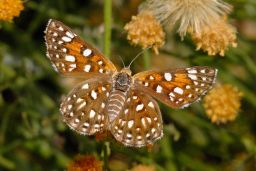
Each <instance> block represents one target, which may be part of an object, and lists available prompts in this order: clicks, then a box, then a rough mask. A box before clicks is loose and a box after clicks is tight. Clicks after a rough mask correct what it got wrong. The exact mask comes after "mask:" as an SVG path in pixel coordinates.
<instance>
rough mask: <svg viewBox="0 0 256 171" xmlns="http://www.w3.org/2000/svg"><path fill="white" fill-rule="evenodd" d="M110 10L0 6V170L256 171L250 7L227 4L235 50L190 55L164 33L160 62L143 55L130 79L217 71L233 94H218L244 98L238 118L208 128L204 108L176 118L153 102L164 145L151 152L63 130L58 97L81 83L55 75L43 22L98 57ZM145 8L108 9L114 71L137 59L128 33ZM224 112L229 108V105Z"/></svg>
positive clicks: (255, 15)
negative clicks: (190, 69) (152, 72)
mask: <svg viewBox="0 0 256 171" xmlns="http://www.w3.org/2000/svg"><path fill="white" fill-rule="evenodd" d="M106 2H107V1H100V0H84V1H82V0H73V1H70V0H55V1H52V0H43V1H40V0H28V1H23V2H22V3H21V4H18V3H20V1H19V0H0V13H2V14H0V18H1V17H2V18H1V20H0V170H19V171H23V170H24V171H41V170H67V169H68V168H69V170H75V169H78V168H76V164H77V163H76V161H82V162H81V163H80V164H81V165H83V164H85V163H87V164H86V166H81V167H84V170H90V169H91V171H94V170H95V171H98V170H101V169H102V167H103V169H102V170H110V171H122V170H135V171H136V170H137V171H142V170H145V171H154V170H159V171H165V170H168V171H178V170H182V171H190V170H191V171H215V170H224V171H253V170H256V158H255V157H256V156H255V154H256V136H255V135H256V1H255V0H232V1H231V0H228V1H226V2H228V3H230V4H231V5H232V6H233V11H232V12H231V13H230V15H229V19H228V20H229V23H231V24H232V25H233V26H234V27H235V28H236V30H237V43H238V46H237V48H232V47H230V48H229V49H228V50H227V51H226V52H225V56H224V57H221V56H218V55H216V56H208V55H207V53H205V52H203V51H196V50H195V49H196V45H195V44H194V43H193V41H192V40H191V38H190V36H186V37H185V38H184V40H183V41H181V38H180V36H179V35H178V34H177V33H176V31H175V30H168V28H166V29H165V34H166V38H165V45H164V46H163V47H162V48H160V49H159V54H158V55H156V54H154V53H153V52H151V51H147V52H145V53H144V55H142V57H140V58H139V59H138V60H136V62H135V63H134V64H133V65H132V70H133V72H134V73H137V72H140V71H143V70H146V69H157V68H161V69H163V68H177V67H184V66H194V65H202V66H204V65H208V66H213V67H215V68H218V70H219V72H218V78H217V84H218V85H220V86H223V85H229V86H232V88H228V89H227V91H229V93H230V94H226V95H225V91H223V93H224V94H221V93H219V94H217V95H219V97H220V96H222V95H223V96H224V97H226V96H227V97H230V98H232V97H233V96H232V93H233V94H241V98H238V100H237V101H236V103H238V104H237V105H238V106H241V107H236V108H234V110H235V111H233V112H231V113H228V114H227V115H229V114H230V115H231V114H233V113H234V117H233V116H232V119H226V120H225V119H224V121H223V120H222V121H223V122H222V121H221V122H214V119H213V118H211V116H210V115H209V114H207V109H208V108H207V103H209V102H208V101H207V100H202V101H200V102H199V103H195V104H193V105H191V106H190V107H188V108H185V109H182V110H181V109H180V110H174V109H171V108H169V107H167V106H165V105H163V104H161V103H159V104H160V107H161V111H162V117H163V121H164V137H163V138H162V139H161V140H159V141H157V143H156V144H154V146H153V147H148V148H139V149H137V148H128V147H125V146H123V145H122V144H119V143H117V142H116V141H115V139H114V138H112V137H111V135H110V134H107V135H98V136H96V137H95V136H90V137H88V136H82V135H79V134H77V133H75V132H74V131H72V130H70V129H69V128H68V126H66V125H65V124H64V123H63V122H62V119H61V115H60V112H59V105H60V101H61V98H62V97H63V95H65V94H67V93H68V91H70V90H71V89H72V88H73V87H74V86H75V85H76V83H78V82H79V81H81V80H75V79H72V78H63V77H61V76H60V75H58V73H56V72H55V71H54V70H53V68H52V66H51V64H50V61H49V59H48V58H47V57H46V46H45V41H44V33H43V32H44V30H45V27H46V24H47V21H48V20H49V19H50V18H54V19H57V20H60V21H62V22H63V23H65V24H66V25H68V26H69V27H70V28H72V29H73V30H74V31H75V32H76V33H77V34H78V35H80V36H81V37H82V38H83V39H84V40H86V41H88V42H90V43H92V44H93V45H94V46H95V47H97V48H98V49H100V50H101V51H103V49H104V32H105V29H104V5H106V4H105V3H106ZM141 3H142V0H129V1H124V0H112V17H111V18H112V26H111V32H112V36H111V49H109V52H108V54H110V56H109V58H110V59H111V60H112V61H113V63H114V64H115V65H116V66H117V67H118V68H120V67H122V63H121V61H120V59H119V57H118V56H121V57H122V59H123V60H124V62H125V64H126V65H128V64H129V62H130V61H131V60H132V59H133V58H134V57H135V56H136V55H137V54H138V53H139V52H140V51H141V48H140V47H134V46H132V45H130V43H129V41H128V40H127V39H126V36H127V33H126V32H125V30H124V26H125V24H126V23H128V22H129V21H130V20H131V17H132V16H133V15H137V12H138V7H139V5H140V4H141ZM8 5H9V6H8ZM4 10H10V11H11V12H12V13H13V15H14V16H15V17H14V18H8V16H9V15H10V16H11V15H12V13H11V12H10V14H7V12H6V11H4ZM3 13H4V15H3ZM1 15H2V16H1ZM5 15H6V16H7V17H5ZM105 15H106V14H105ZM105 17H106V16H105ZM231 89H232V90H234V91H231ZM216 91H218V90H216ZM217 93H218V92H217ZM212 94H214V92H212ZM229 95H230V96H229ZM239 97H240V96H239ZM209 98H210V100H211V97H209ZM212 98H213V97H212ZM215 100H216V99H215ZM217 100H218V99H217ZM231 100H232V99H231ZM218 103H226V101H225V100H224V101H222V102H217V104H218ZM227 103H228V104H227V105H230V106H231V108H232V105H234V104H233V103H232V101H231V102H227ZM232 109H233V108H232ZM212 110H214V109H212ZM223 110H224V109H223ZM77 156H78V157H77ZM75 163H76V164H75ZM78 165H79V164H78ZM77 167H78V166H77ZM93 169H94V170H93ZM82 170H83V169H82Z"/></svg>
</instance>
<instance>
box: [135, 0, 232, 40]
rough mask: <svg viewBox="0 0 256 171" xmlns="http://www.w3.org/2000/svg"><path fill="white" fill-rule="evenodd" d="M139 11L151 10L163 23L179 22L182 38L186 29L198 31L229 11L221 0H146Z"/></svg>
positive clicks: (172, 24) (173, 23)
mask: <svg viewBox="0 0 256 171" xmlns="http://www.w3.org/2000/svg"><path fill="white" fill-rule="evenodd" d="M139 10H140V11H143V10H147V11H151V12H152V13H153V14H154V16H155V17H156V19H157V20H158V21H159V22H161V23H163V24H168V25H169V24H170V25H171V26H174V25H175V24H176V23H178V24H179V27H178V32H179V34H180V36H181V37H182V38H183V37H184V36H185V35H186V32H187V31H188V30H190V31H192V32H195V33H200V31H201V28H202V26H204V25H210V24H211V23H212V22H214V21H216V20H219V18H220V17H222V16H223V15H226V14H227V13H229V12H230V11H231V6H230V5H229V4H227V3H225V2H223V1H222V0H147V1H146V2H145V3H143V4H142V5H141V6H140V9H139Z"/></svg>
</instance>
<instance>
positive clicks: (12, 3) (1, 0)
mask: <svg viewBox="0 0 256 171" xmlns="http://www.w3.org/2000/svg"><path fill="white" fill-rule="evenodd" d="M23 9H24V6H23V4H22V1H21V0H0V21H1V20H2V21H9V22H11V21H12V20H13V18H14V17H18V16H19V15H20V12H21V11H22V10H23Z"/></svg>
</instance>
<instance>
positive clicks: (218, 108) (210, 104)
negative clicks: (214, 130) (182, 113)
mask: <svg viewBox="0 0 256 171" xmlns="http://www.w3.org/2000/svg"><path fill="white" fill-rule="evenodd" d="M242 96H243V94H242V93H241V92H240V91H239V90H238V89H237V88H236V87H234V86H232V85H229V84H224V85H217V86H216V87H215V88H213V89H212V90H211V91H210V92H209V93H208V94H207V95H206V96H205V98H204V108H205V110H206V114H207V115H208V117H209V118H210V119H211V121H212V122H213V123H226V122H227V121H233V120H234V119H235V118H236V117H237V114H238V111H239V109H240V106H241V98H242Z"/></svg>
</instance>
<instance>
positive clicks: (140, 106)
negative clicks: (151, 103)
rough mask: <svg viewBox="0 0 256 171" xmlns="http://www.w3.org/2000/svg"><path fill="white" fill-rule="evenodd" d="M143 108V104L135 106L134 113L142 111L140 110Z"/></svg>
mask: <svg viewBox="0 0 256 171" xmlns="http://www.w3.org/2000/svg"><path fill="white" fill-rule="evenodd" d="M143 107H144V105H143V104H139V105H137V106H136V111H137V112H138V111H140V110H142V109H143Z"/></svg>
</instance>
